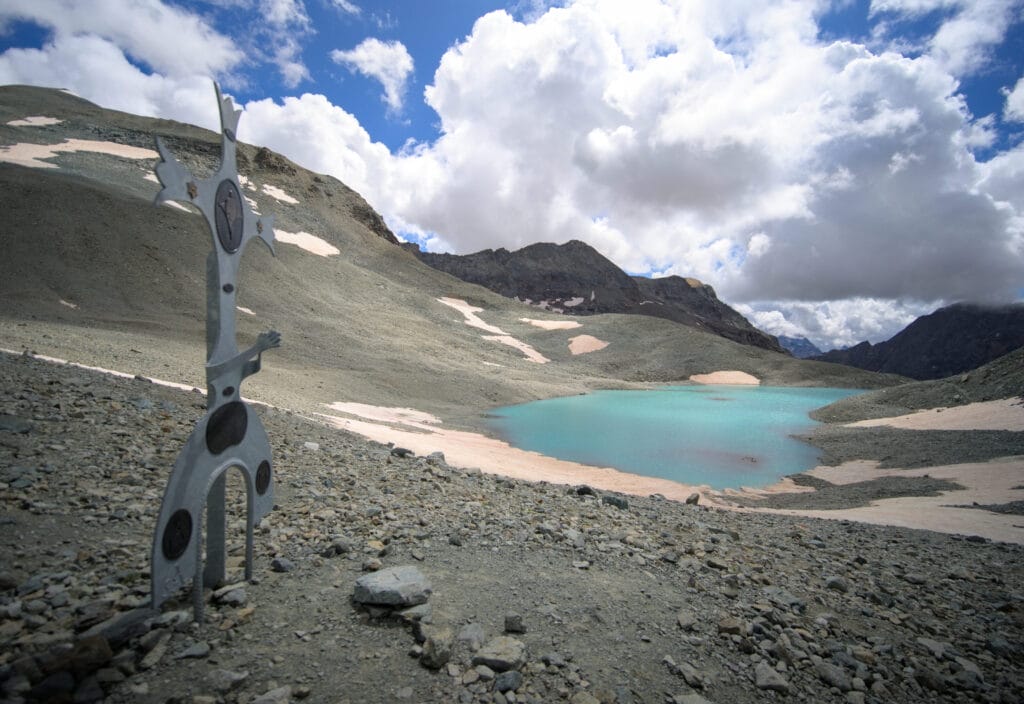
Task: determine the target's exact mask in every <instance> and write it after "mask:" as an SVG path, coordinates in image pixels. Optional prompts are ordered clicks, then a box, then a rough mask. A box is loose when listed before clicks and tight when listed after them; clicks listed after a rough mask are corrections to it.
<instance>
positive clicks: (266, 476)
mask: <svg viewBox="0 0 1024 704" xmlns="http://www.w3.org/2000/svg"><path fill="white" fill-rule="evenodd" d="M269 488H270V461H269V460H263V461H262V462H260V466H259V468H258V469H257V470H256V493H257V494H259V495H260V496H263V495H264V494H266V493H267V489H269Z"/></svg>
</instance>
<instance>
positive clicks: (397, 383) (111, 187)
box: [0, 86, 895, 427]
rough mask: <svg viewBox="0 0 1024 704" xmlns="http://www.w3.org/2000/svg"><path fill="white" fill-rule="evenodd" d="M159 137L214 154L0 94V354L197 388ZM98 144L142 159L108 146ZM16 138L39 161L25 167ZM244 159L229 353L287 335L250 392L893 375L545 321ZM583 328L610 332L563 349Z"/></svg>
mask: <svg viewBox="0 0 1024 704" xmlns="http://www.w3.org/2000/svg"><path fill="white" fill-rule="evenodd" d="M211 100H213V91H212V90H211ZM30 117H32V118H35V117H45V118H50V120H49V121H42V122H40V121H32V120H27V119H26V118H30ZM242 119H243V120H244V119H245V118H244V116H243V117H242ZM57 120H59V122H54V121H57ZM155 134H159V135H162V136H163V138H164V140H165V142H166V143H167V145H168V147H169V148H170V149H171V151H172V152H173V153H174V154H175V155H177V157H178V158H179V159H180V160H182V161H183V162H184V163H185V164H186V165H187V166H188V167H189V168H191V169H193V170H194V171H195V172H196V174H197V175H198V176H202V175H204V174H206V173H209V172H211V171H212V170H213V169H214V168H215V167H216V164H217V162H218V161H219V144H220V142H219V138H218V137H217V135H215V134H214V133H211V132H209V131H206V130H202V129H198V128H195V127H191V126H188V125H182V124H178V123H174V122H168V121H161V120H152V119H146V118H140V117H136V116H133V115H127V114H124V113H117V112H113V111H107V110H103V109H100V108H98V107H96V106H95V105H91V104H90V103H87V102H85V101H83V100H81V99H78V98H76V97H74V96H71V95H69V94H67V93H64V92H60V91H53V90H46V89H39V88H29V87H11V86H8V87H4V88H2V89H0V145H3V146H0V212H3V213H4V218H5V223H4V225H5V230H4V253H5V256H4V257H3V258H2V259H0V297H2V299H3V301H4V305H3V306H2V308H0V325H2V329H3V342H2V345H0V347H6V348H10V349H14V350H16V351H20V350H22V349H30V350H35V351H38V352H39V353H42V354H50V355H54V356H57V357H63V358H70V359H75V360H76V361H81V362H86V363H90V364H95V365H98V366H104V367H108V368H115V369H120V370H122V371H126V372H129V373H133V374H134V373H140V374H144V375H146V376H151V377H156V378H163V379H170V380H173V381H178V382H183V383H186V384H191V385H194V386H197V387H200V388H202V387H203V386H204V383H205V382H204V377H203V361H204V359H205V357H204V352H203V350H204V347H205V343H204V334H205V333H204V331H205V278H204V277H205V260H206V256H207V253H208V252H209V250H210V243H209V237H210V235H209V233H208V232H207V231H206V227H205V224H204V222H203V220H202V218H201V217H200V216H198V215H197V214H196V213H194V212H185V211H183V209H179V208H173V207H154V206H153V204H152V201H153V197H154V195H155V193H156V191H157V190H158V185H157V184H156V183H154V182H153V180H152V178H153V176H152V169H153V166H154V164H155V162H156V159H157V155H156V153H155V151H153V138H154V135H155ZM69 140H71V141H69ZM18 145H23V146H22V147H20V148H19V147H18ZM24 145H27V146H24ZM110 145H113V146H114V147H119V148H122V149H130V150H138V151H133V152H131V155H132V156H131V157H129V156H124V155H119V154H111V153H108V152H109V151H110V150H111V149H112V147H111V146H110ZM26 149H28V150H29V151H32V150H34V151H35V153H43V152H46V153H48V154H49V155H48V156H45V157H44V158H43V159H42V160H39V159H36V160H30V159H26V158H24V153H25V151H26ZM47 150H49V152H47ZM19 154H21V155H22V156H21V157H19V156H18V155H19ZM19 159H20V160H19ZM12 162H13V163H12ZM239 169H240V174H241V175H242V177H243V178H244V183H243V192H244V195H245V197H246V198H247V199H249V200H250V201H251V203H253V204H254V206H255V207H256V208H257V209H258V210H259V211H260V212H262V213H264V214H268V215H274V216H275V217H276V220H275V225H274V227H275V229H276V231H277V232H278V240H279V243H278V245H277V256H276V258H275V257H272V256H270V254H269V252H268V251H267V250H266V249H265V248H263V247H262V246H261V245H260V244H259V243H256V244H254V245H253V246H252V247H251V248H249V249H247V250H246V251H245V253H244V257H243V263H242V267H241V272H240V277H241V278H240V282H239V288H238V299H237V300H238V305H239V311H238V332H239V340H240V345H243V346H244V345H246V344H248V342H247V341H248V340H251V339H253V338H254V337H255V336H256V334H257V333H258V332H260V331H262V330H266V329H267V328H275V329H277V330H279V331H280V332H281V333H282V335H283V344H282V346H281V348H280V349H277V350H273V351H272V352H270V353H268V355H267V356H266V358H265V360H264V371H263V372H262V373H260V374H259V375H257V376H255V377H253V378H252V379H251V380H248V381H247V382H246V385H245V392H246V393H247V395H250V396H251V397H253V398H257V399H261V400H266V401H270V402H273V403H275V404H278V405H282V406H286V407H289V408H295V409H302V410H306V411H309V412H322V411H323V404H326V403H332V402H336V401H359V402H362V403H370V404H374V405H384V406H401V407H410V406H411V407H413V408H417V409H420V410H423V411H427V412H431V413H434V414H436V415H439V416H440V417H442V418H444V419H445V421H446V422H447V423H454V424H456V425H459V424H463V425H468V426H470V427H476V424H477V423H478V421H479V418H480V414H481V413H483V412H484V411H486V410H487V409H488V408H491V407H494V406H500V405H508V404H512V403H518V402H523V401H529V400H534V399H538V398H545V397H551V396H558V395H568V394H574V393H579V392H582V391H585V390H587V389H591V388H608V387H615V386H629V385H635V384H637V383H645V382H668V381H682V380H685V379H687V378H688V377H689V376H690V375H691V374H696V373H705V372H711V371H715V370H719V369H723V368H725V369H738V370H741V371H745V372H748V373H750V374H754V375H755V376H757V377H759V378H761V379H763V380H765V381H766V382H767V383H792V384H812V385H831V386H850V387H862V388H863V387H873V386H876V385H879V384H892V383H893V382H894V381H895V379H892V378H888V379H887V378H885V377H881V376H878V375H874V374H870V373H865V372H860V371H858V370H853V369H851V368H849V367H843V366H840V365H831V364H821V363H816V362H800V361H797V360H794V359H792V358H790V357H788V356H786V355H780V354H777V353H774V352H770V351H768V350H764V349H760V348H755V347H751V346H749V345H740V344H737V343H734V342H732V341H730V340H726V339H724V338H722V337H720V336H718V335H714V334H709V333H706V332H702V331H699V330H697V329H694V328H690V327H686V326H681V325H677V324H674V323H671V322H670V321H666V320H659V319H657V318H652V317H649V316H628V315H594V316H588V317H587V318H585V319H579V318H577V319H575V320H577V321H578V322H579V326H578V327H577V328H575V329H573V330H565V329H548V328H546V327H541V326H539V325H538V322H537V321H541V323H544V322H545V321H548V322H552V321H558V322H559V323H561V322H564V321H565V316H562V315H557V314H554V313H549V312H545V311H542V310H538V309H537V308H535V307H529V306H527V305H525V304H523V303H519V302H516V301H513V300H511V299H509V298H507V297H504V296H499V295H497V294H495V293H492V292H491V291H488V290H487V289H484V288H482V287H479V286H475V285H472V284H468V283H466V282H463V281H461V280H459V279H457V278H455V277H452V276H449V275H448V274H445V273H443V272H440V271H437V270H436V269H433V268H431V267H429V266H426V265H425V264H423V263H422V262H420V261H419V260H418V259H417V258H416V257H415V256H413V255H412V254H411V253H409V252H407V251H405V250H404V249H402V248H401V247H399V246H396V244H394V241H393V238H392V237H391V236H390V233H388V232H387V230H386V228H385V227H384V226H383V223H382V221H381V220H380V218H379V216H378V215H377V214H376V213H374V212H373V210H372V209H371V208H370V207H369V206H368V205H367V204H366V202H365V201H364V200H363V199H362V198H361V197H359V196H358V194H356V193H354V192H353V191H352V190H351V189H349V188H347V187H346V186H345V185H344V184H342V183H340V182H339V181H337V180H336V179H333V178H331V177H329V176H323V175H318V174H313V173H310V172H309V171H306V170H305V169H302V168H301V167H299V166H297V165H295V164H292V163H291V162H289V161H288V160H287V159H285V158H283V157H281V156H279V155H276V154H273V153H272V152H269V151H267V150H261V149H258V148H256V147H252V146H249V145H244V144H240V145H239ZM313 245H315V246H313ZM627 278H628V277H627ZM626 284H627V285H629V286H630V287H632V286H633V284H632V283H630V282H628V281H627V282H626ZM445 301H447V303H446V302H445ZM457 301H464V302H466V305H469V306H472V307H475V308H477V309H479V310H478V312H477V313H474V314H470V313H468V312H463V311H462V310H460V309H459V308H458V306H460V305H461V304H459V303H457ZM453 302H455V303H453ZM453 305H455V306H456V307H453ZM645 307H646V306H645ZM474 316H475V317H474ZM481 326H483V328H485V329H482V327H481ZM495 331H497V332H495ZM580 335H587V336H590V337H593V338H595V339H599V340H601V341H603V342H607V343H608V344H607V346H606V347H604V348H603V349H602V350H600V351H598V352H591V353H589V354H574V353H573V351H572V349H571V348H570V340H571V339H573V338H575V337H577V336H580ZM524 349H528V350H531V351H532V352H531V354H530V355H527V354H526V353H524V351H523V350H524ZM533 353H535V354H533ZM538 360H543V361H538Z"/></svg>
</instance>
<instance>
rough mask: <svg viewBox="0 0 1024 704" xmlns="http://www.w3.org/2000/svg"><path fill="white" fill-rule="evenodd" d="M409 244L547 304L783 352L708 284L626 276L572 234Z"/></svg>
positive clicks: (463, 272) (432, 261) (461, 272)
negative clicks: (671, 325)
mask: <svg viewBox="0 0 1024 704" xmlns="http://www.w3.org/2000/svg"><path fill="white" fill-rule="evenodd" d="M407 248H408V249H409V251H411V252H413V253H414V254H415V255H416V256H417V257H419V259H420V260H421V261H423V262H425V263H427V264H429V265H430V266H432V267H434V268H435V269H438V270H440V271H444V272H447V273H449V274H451V275H452V276H455V277H458V278H460V279H462V280H463V281H468V282H470V283H474V284H479V285H481V286H484V287H485V288H488V289H490V290H492V291H494V292H496V293H500V294H501V295H502V296H507V297H509V298H516V299H519V300H522V301H525V302H527V303H529V304H531V305H535V306H539V307H543V308H546V309H548V310H554V311H557V312H560V313H566V314H569V315H593V314H595V313H626V314H641V315H649V316H653V317H657V318H664V319H666V320H671V321H674V322H677V323H682V324H683V325H688V326H690V327H694V328H697V329H700V330H705V331H707V332H711V333H714V334H716V335H721V336H722V337H724V338H726V339H729V340H733V341H735V342H740V343H742V344H745V345H753V346H755V347H761V348H763V349H767V350H772V351H775V352H781V351H783V350H782V348H781V347H780V346H779V344H778V341H777V340H776V339H775V338H774V337H772V336H771V335H767V334H765V333H763V332H761V331H760V330H758V329H757V328H755V327H754V326H753V325H751V324H750V322H749V321H748V320H747V319H746V318H744V317H743V316H742V315H740V314H739V313H737V312H736V311H735V310H733V309H732V308H730V307H729V306H727V305H726V304H724V303H722V302H721V301H720V300H718V297H717V296H716V295H715V290H714V289H713V288H712V287H711V286H708V285H707V284H703V283H701V282H700V281H697V280H696V279H689V278H682V277H680V276H668V277H664V278H657V279H651V278H647V277H643V276H630V275H628V274H627V273H626V272H624V271H622V270H621V269H620V268H619V267H617V266H616V265H615V264H613V263H612V262H611V261H610V260H609V259H608V258H607V257H605V256H603V255H601V254H600V253H599V252H598V251H597V250H595V249H594V248H593V247H591V246H590V245H588V244H586V243H584V242H580V241H578V240H573V241H570V242H567V243H565V244H561V245H556V244H550V243H539V244H532V245H529V246H526V247H523V248H522V249H519V250H516V251H515V252H510V251H508V250H507V249H496V250H495V249H485V250H482V251H480V252H476V253H474V254H465V255H457V254H441V253H433V252H423V251H421V250H420V248H419V247H417V246H416V245H414V244H410V245H407Z"/></svg>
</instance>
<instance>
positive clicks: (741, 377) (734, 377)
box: [690, 371, 761, 386]
mask: <svg viewBox="0 0 1024 704" xmlns="http://www.w3.org/2000/svg"><path fill="white" fill-rule="evenodd" d="M690 381H692V382H693V383H695V384H729V385H734V386H757V385H759V384H760V383H761V380H760V379H758V378H757V377H756V376H754V375H753V374H747V373H746V372H738V371H722V372H711V373H710V374H694V375H693V376H691V377H690Z"/></svg>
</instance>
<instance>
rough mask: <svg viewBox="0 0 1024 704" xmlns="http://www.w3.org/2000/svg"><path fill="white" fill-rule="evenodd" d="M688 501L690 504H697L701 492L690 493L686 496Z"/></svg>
mask: <svg viewBox="0 0 1024 704" xmlns="http://www.w3.org/2000/svg"><path fill="white" fill-rule="evenodd" d="M686 503H687V504H689V505H690V506H696V505H697V504H698V503H700V494H698V493H697V492H694V493H692V494H690V495H689V496H687V497H686Z"/></svg>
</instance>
